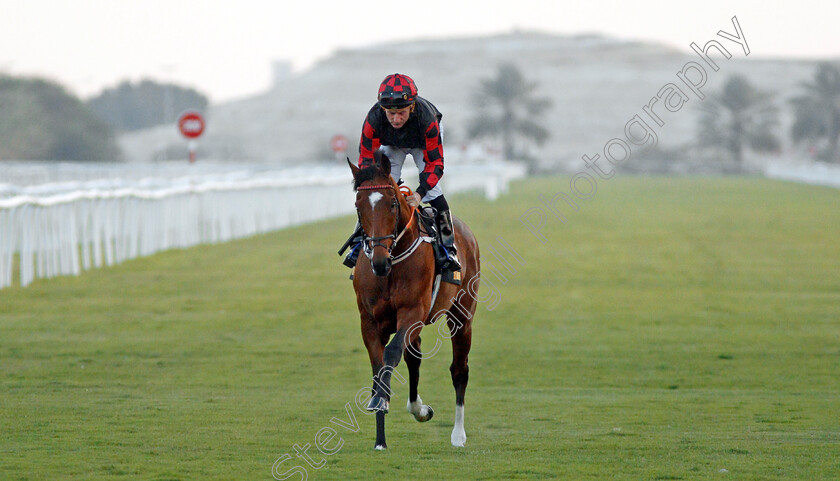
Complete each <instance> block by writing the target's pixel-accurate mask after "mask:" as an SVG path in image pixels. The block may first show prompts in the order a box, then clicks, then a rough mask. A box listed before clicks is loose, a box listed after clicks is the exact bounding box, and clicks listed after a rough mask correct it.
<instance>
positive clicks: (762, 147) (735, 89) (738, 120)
mask: <svg viewBox="0 0 840 481" xmlns="http://www.w3.org/2000/svg"><path fill="white" fill-rule="evenodd" d="M705 105H706V108H705V109H704V111H703V114H702V116H701V118H700V142H701V143H702V144H703V145H704V146H706V147H712V148H721V149H723V150H725V151H726V152H728V153H729V154H730V155H731V156H732V158H733V160H735V162H736V163H738V164H739V165H740V164H741V163H742V161H743V159H744V149H745V147H750V148H752V149H753V150H756V151H759V152H771V151H776V150H778V149H779V147H780V142H779V139H778V137H777V136H776V134H775V133H774V130H775V128H776V126H777V125H778V109H777V108H776V107H775V106H774V105H773V104H772V103H771V101H770V95H769V94H768V93H766V92H762V91H760V90H757V89H756V88H755V87H753V86H752V85H751V84H750V83H749V82H748V81H747V79H746V78H744V77H741V76H739V75H733V76H732V77H730V78H729V79H728V80H727V81H726V84H725V85H724V86H723V90H722V91H720V92H718V93H716V94H711V95H709V98H708V100H707V101H706V104H705Z"/></svg>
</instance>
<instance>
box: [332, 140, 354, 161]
mask: <svg viewBox="0 0 840 481" xmlns="http://www.w3.org/2000/svg"><path fill="white" fill-rule="evenodd" d="M349 144H350V143H349V142H348V141H347V137H345V136H343V135H341V134H336V135H333V136H332V138H331V139H330V147H331V148H332V150H333V152H335V158H336V159H338V160H341V159H343V158H344V156H345V152H346V151H347V146H348V145H349Z"/></svg>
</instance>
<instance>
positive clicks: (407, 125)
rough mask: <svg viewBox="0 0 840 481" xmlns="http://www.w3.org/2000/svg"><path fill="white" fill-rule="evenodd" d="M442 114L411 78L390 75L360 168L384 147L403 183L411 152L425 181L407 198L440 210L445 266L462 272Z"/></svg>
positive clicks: (370, 117) (369, 124)
mask: <svg viewBox="0 0 840 481" xmlns="http://www.w3.org/2000/svg"><path fill="white" fill-rule="evenodd" d="M441 117H443V114H441V113H440V111H438V109H437V108H436V107H435V106H434V105H432V103H431V102H429V101H428V100H426V99H424V98H423V97H419V96H418V95H417V86H416V85H415V84H414V80H412V79H411V77H409V76H408V75H403V74H398V73H395V74H392V75H388V76H387V77H385V80H383V81H382V84H381V85H380V86H379V95H378V102H377V103H376V104H374V106H373V107H372V108H371V109H370V111H369V112H368V113H367V117H366V118H365V123H364V126H363V127H362V139H361V143H360V145H359V167H361V168H364V167H368V166H370V165H373V153H374V152H375V151H376V150H377V149H381V150H382V152H383V153H384V154H385V155H387V156H388V158H389V159H391V177H393V178H394V180H395V181H397V182H398V183H399V182H400V172H401V170H402V166H403V163H404V162H405V157H406V155H407V154H409V155H411V157H412V158H413V159H414V163H415V164H416V165H417V170H419V171H420V185H419V186H418V187H417V188H416V189H415V191H414V193H413V194H411V195H410V196H408V197H407V198H406V201H407V202H408V204H409V205H410V206H412V207H416V206H419V205H420V202H426V203H428V204H430V205H431V206H432V207H434V208H435V210H437V218H436V224H437V225H438V229H439V231H440V234H441V243H442V244H443V247H444V248H445V249H444V250H445V251H446V257H447V260H446V262H445V263H444V265H443V267H442V268H443V269H444V270H451V271H460V270H461V265H460V263H459V262H458V256H457V252H456V250H455V230H454V229H453V227H452V214H451V213H450V212H449V204H448V203H447V202H446V198H445V197H444V196H443V192H442V191H441V188H440V184H439V183H438V182H439V181H440V178H441V177H442V176H443V145H442V143H441V142H442V133H443V132H442V129H441V126H440V119H441ZM360 234H361V226H360V225H357V226H356V232H355V233H354V235H353V237H355V236H356V235H360ZM359 250H361V249H359V248H358V246H355V247H354V248H353V249H352V250H351V251H350V253H349V254H348V255H347V258H346V259H345V260H344V264H345V265H346V266H348V267H351V268H352V267H353V266H355V265H356V260H357V258H358V257H359Z"/></svg>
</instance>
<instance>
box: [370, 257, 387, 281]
mask: <svg viewBox="0 0 840 481" xmlns="http://www.w3.org/2000/svg"><path fill="white" fill-rule="evenodd" d="M370 267H371V268H372V269H373V273H374V274H375V275H376V276H377V277H385V276H387V275H388V273H389V272H391V257H390V256H387V255H385V256H374V257H373V259H371V260H370Z"/></svg>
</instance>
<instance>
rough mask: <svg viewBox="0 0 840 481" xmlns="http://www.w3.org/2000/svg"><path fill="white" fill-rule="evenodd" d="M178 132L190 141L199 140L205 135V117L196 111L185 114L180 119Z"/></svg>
mask: <svg viewBox="0 0 840 481" xmlns="http://www.w3.org/2000/svg"><path fill="white" fill-rule="evenodd" d="M178 130H180V131H181V135H183V136H184V137H186V138H188V139H197V138H198V137H200V136H201V134H202V133H204V117H202V116H201V114H200V113H198V112H195V111H189V112H184V113H183V114H181V117H180V118H179V119H178Z"/></svg>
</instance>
